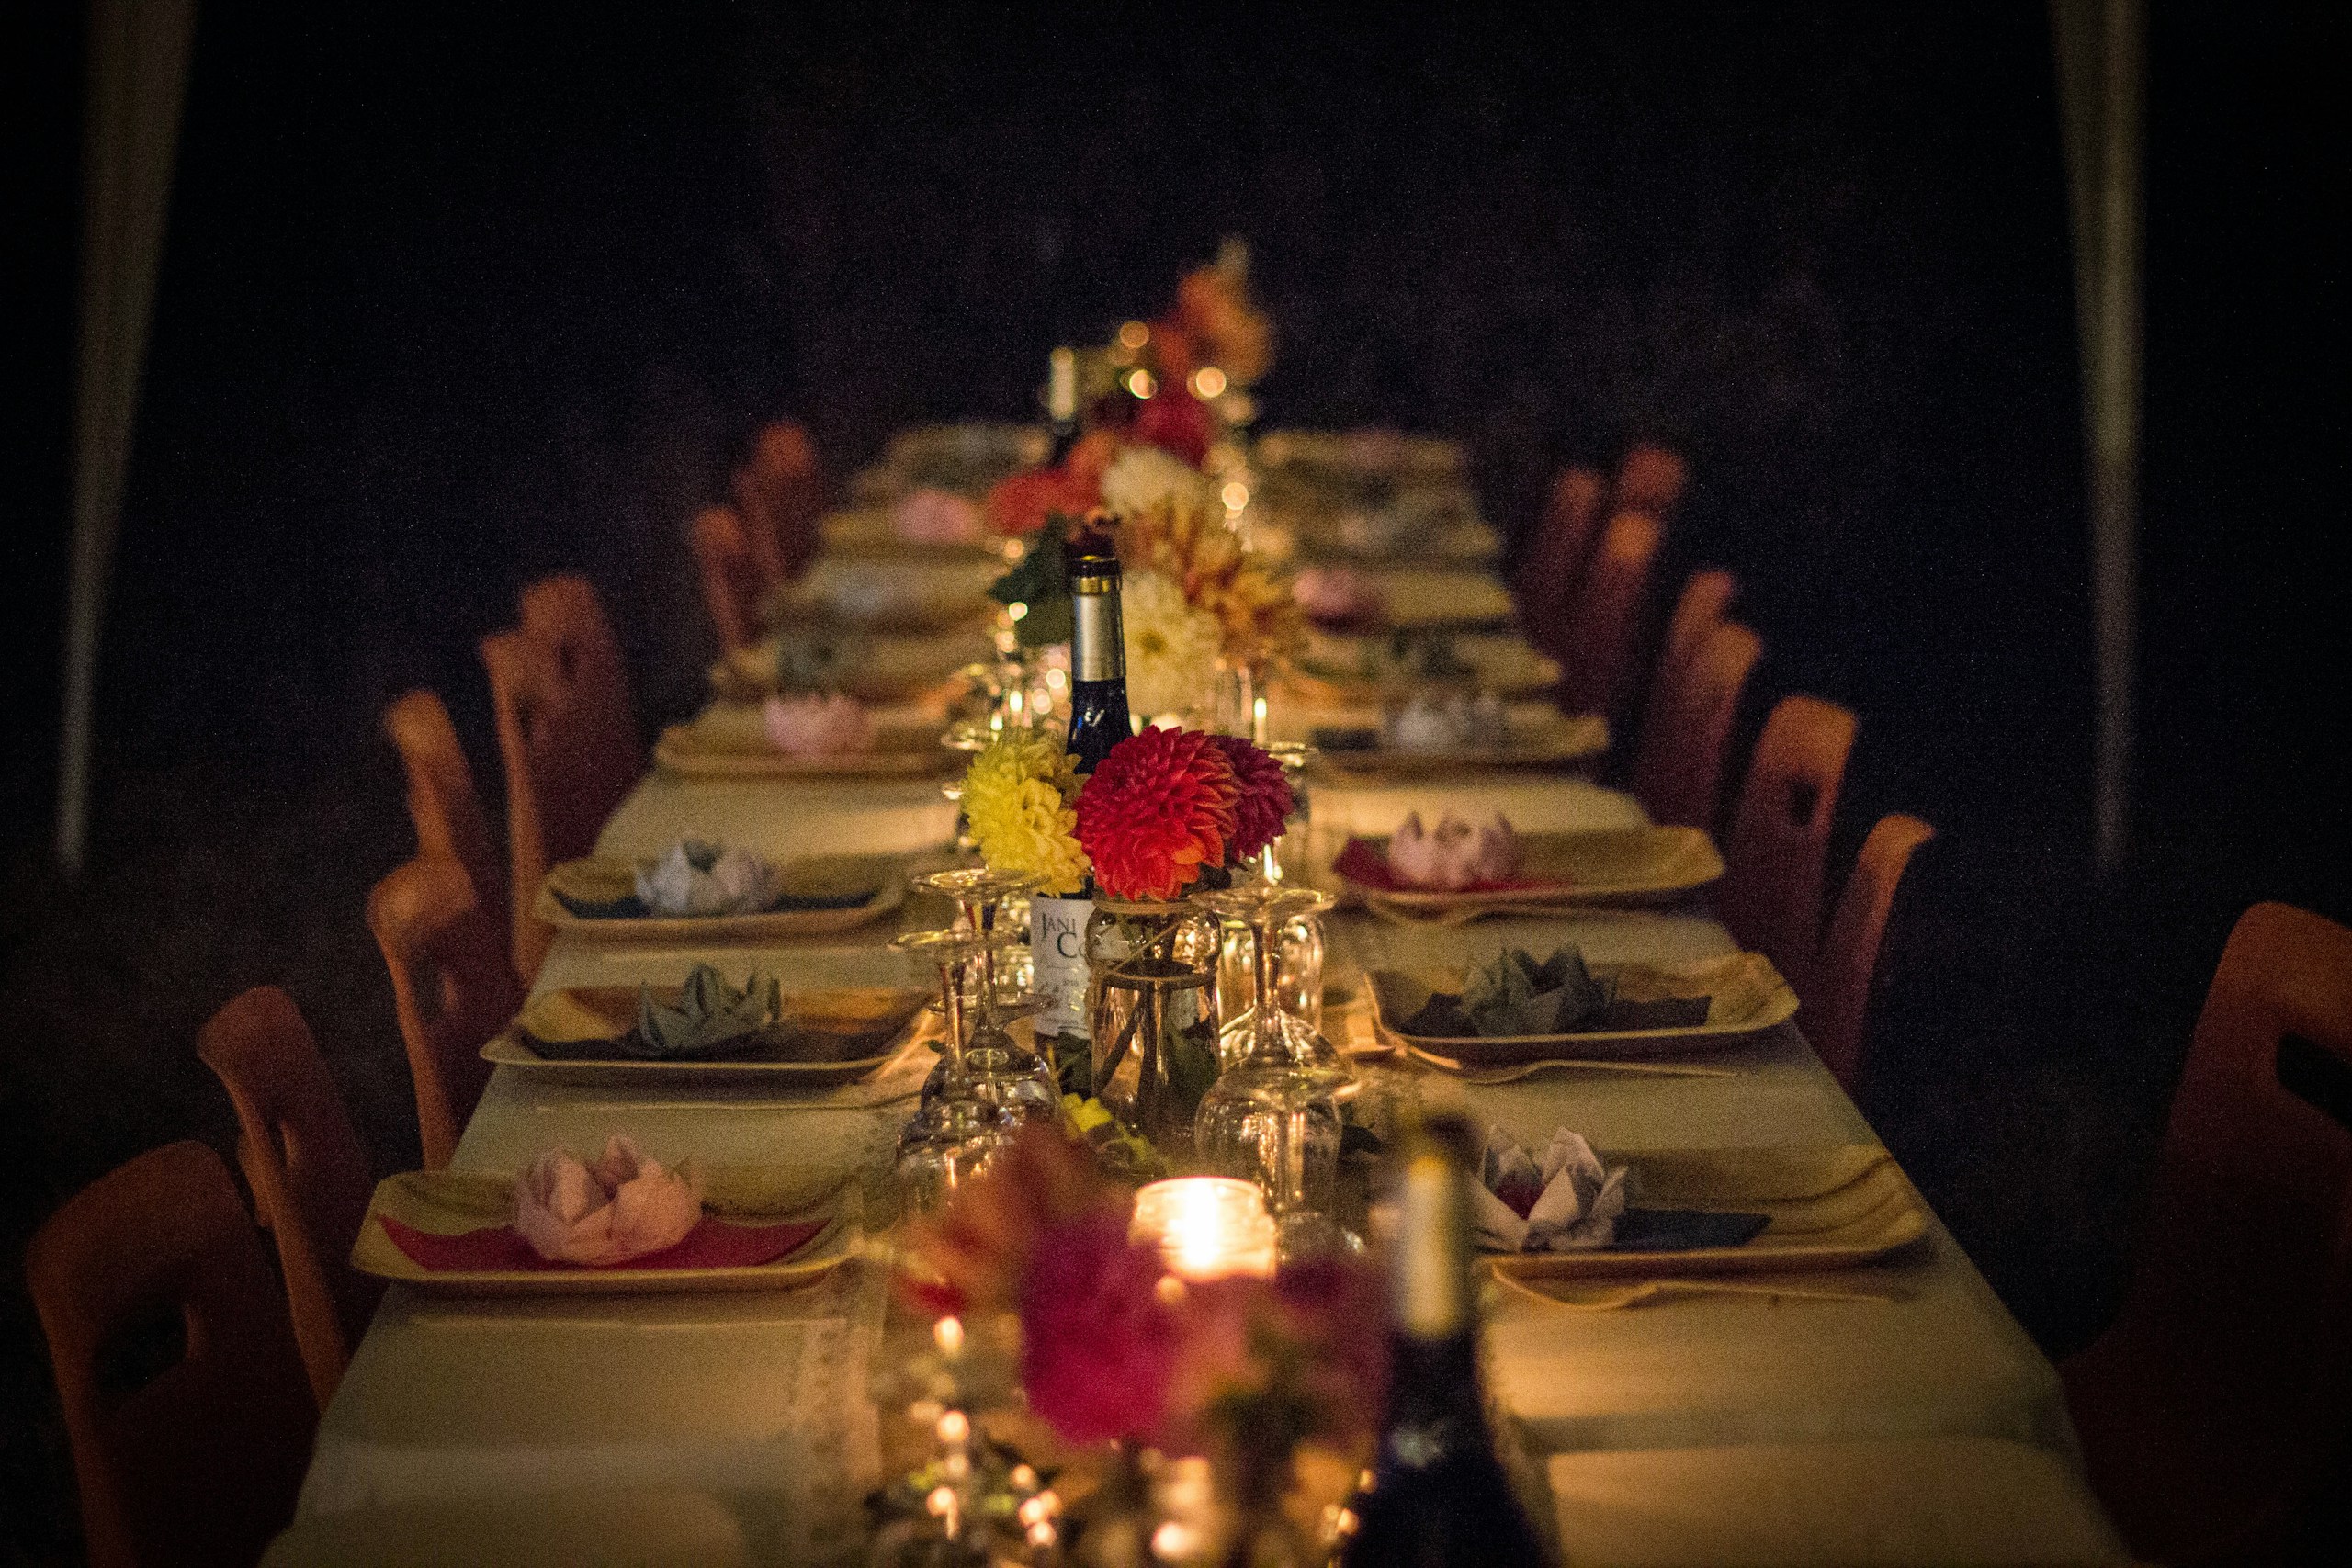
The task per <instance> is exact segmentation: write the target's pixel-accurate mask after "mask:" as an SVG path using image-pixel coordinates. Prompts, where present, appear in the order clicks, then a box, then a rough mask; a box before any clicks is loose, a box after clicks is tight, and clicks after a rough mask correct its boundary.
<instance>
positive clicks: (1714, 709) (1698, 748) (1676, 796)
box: [1633, 573, 1764, 833]
mask: <svg viewBox="0 0 2352 1568" xmlns="http://www.w3.org/2000/svg"><path fill="white" fill-rule="evenodd" d="M1701 575H1702V576H1705V575H1711V574H1707V573H1702V574H1701ZM1712 575H1716V576H1720V575H1722V574H1721V573H1714V574H1712ZM1691 581H1692V583H1693V585H1694V586H1695V585H1696V583H1697V581H1698V579H1697V578H1693V579H1692V580H1691ZM1682 597H1683V603H1684V604H1686V605H1687V604H1689V603H1690V602H1691V594H1690V592H1687V591H1686V592H1684V594H1683V596H1682ZM1678 619H1679V613H1678ZM1698 635H1699V640H1698V642H1697V644H1696V646H1695V647H1693V648H1691V649H1689V650H1688V651H1686V652H1685V653H1684V654H1683V655H1682V656H1681V657H1679V658H1677V657H1676V656H1675V654H1674V650H1673V649H1672V647H1671V639H1669V646H1668V651H1667V654H1666V656H1665V657H1664V658H1662V659H1661V660H1659V661H1658V662H1659V668H1658V674H1657V682H1656V684H1655V685H1654V686H1653V687H1652V689H1651V692H1650V704H1649V710H1648V712H1647V713H1646V714H1645V716H1643V719H1642V734H1641V749H1640V750H1638V751H1637V752H1635V753H1634V777H1633V786H1634V798H1636V799H1638V800H1639V801H1640V802H1641V803H1642V807H1643V809H1644V810H1645V811H1647V812H1648V813H1649V814H1650V820H1651V821H1653V822H1658V823H1667V824H1672V825H1675V826H1679V827H1689V828H1702V829H1705V830H1706V831H1708V832H1710V833H1712V832H1713V831H1714V830H1715V820H1716V818H1717V817H1718V816H1720V815H1721V809H1722V805H1723V776H1724V749H1725V748H1726V747H1727V746H1728V745H1729V743H1730V740H1731V727H1732V720H1733V719H1734V718H1735V717H1736V716H1737V715H1738V712H1739V699H1740V694H1742V693H1743V692H1745V691H1746V690H1747V677H1748V676H1749V675H1750V674H1751V673H1752V672H1753V671H1755V669H1756V665H1757V661H1758V660H1760V659H1762V658H1763V657H1764V639H1763V638H1761V637H1758V636H1757V635H1756V634H1755V633H1754V632H1753V631H1750V630H1749V629H1748V628H1747V627H1746V626H1741V625H1740V624H1739V623H1738V622H1737V621H1724V622H1720V623H1718V624H1717V625H1715V626H1711V627H1702V628H1701V630H1700V632H1699V634H1698Z"/></svg>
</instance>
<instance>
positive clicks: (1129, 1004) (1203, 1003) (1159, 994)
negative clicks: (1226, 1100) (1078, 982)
mask: <svg viewBox="0 0 2352 1568" xmlns="http://www.w3.org/2000/svg"><path fill="white" fill-rule="evenodd" d="M1216 952H1217V938H1216V922H1215V921H1214V920H1213V919H1210V918H1209V916H1208V915H1206V914H1205V913H1204V912H1203V911H1201V910H1199V909H1195V908H1192V907H1190V906H1189V905H1185V904H1175V903H1158V902H1144V901H1130V900H1125V899H1113V898H1103V899H1097V900H1096V901H1095V905H1094V912H1093V913H1092V914H1091V916H1090V917H1089V918H1088V919H1087V922H1086V967H1087V1002H1088V1005H1087V1014H1088V1020H1089V1023H1090V1025H1091V1035H1092V1045H1093V1063H1094V1082H1093V1089H1094V1095H1095V1098H1097V1099H1099V1100H1102V1101H1103V1107H1104V1108H1105V1109H1106V1110H1108V1111H1110V1112H1111V1114H1112V1115H1114V1116H1115V1117H1117V1118H1118V1119H1119V1120H1120V1121H1122V1122H1125V1123H1126V1124H1127V1125H1128V1126H1130V1127H1132V1128H1134V1129H1135V1130H1136V1132H1137V1133H1140V1134H1142V1135H1143V1136H1144V1137H1145V1138H1146V1139H1147V1140H1148V1141H1149V1142H1150V1143H1151V1144H1152V1145H1154V1146H1156V1147H1158V1148H1159V1149H1161V1150H1162V1151H1163V1152H1167V1151H1170V1150H1175V1151H1178V1152H1182V1151H1184V1150H1187V1149H1189V1148H1190V1147H1191V1145H1192V1141H1193V1116H1194V1114H1195V1113H1196V1112H1197V1111H1198V1110H1199V1108H1200V1103H1201V1097H1202V1096H1203V1095H1204V1094H1206V1093H1207V1092H1208V1088H1209V1085H1210V1084H1212V1083H1214V1082H1215V1081H1216V1075H1217V1059H1216V1046H1217V1012H1216Z"/></svg>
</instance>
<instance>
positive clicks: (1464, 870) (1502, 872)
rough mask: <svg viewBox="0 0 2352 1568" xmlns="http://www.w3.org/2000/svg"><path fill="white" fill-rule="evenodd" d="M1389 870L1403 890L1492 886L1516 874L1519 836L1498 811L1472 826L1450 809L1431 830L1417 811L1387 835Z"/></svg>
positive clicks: (1507, 880) (1502, 882)
mask: <svg viewBox="0 0 2352 1568" xmlns="http://www.w3.org/2000/svg"><path fill="white" fill-rule="evenodd" d="M1388 869H1389V870H1390V871H1391V872H1392V873H1394V874H1396V876H1397V880H1398V881H1400V882H1402V883H1403V884H1405V885H1406V886H1408V887H1423V888H1442V889H1447V890H1452V889H1455V888H1463V887H1493V886H1501V885H1504V884H1507V883H1509V882H1510V881H1511V880H1512V879H1513V878H1514V877H1516V876H1517V875H1518V874H1519V835H1518V834H1516V833H1514V832H1512V831H1511V829H1510V819H1509V818H1505V817H1504V816H1503V814H1502V813H1501V812H1499V811H1498V812H1497V813H1495V815H1494V817H1493V818H1492V819H1491V820H1489V821H1488V822H1487V823H1486V824H1485V825H1483V826H1481V827H1477V828H1473V827H1471V826H1470V824H1469V823H1467V822H1465V821H1464V820H1463V819H1462V818H1459V817H1456V816H1455V815H1454V814H1453V812H1451V811H1449V812H1447V813H1445V814H1444V815H1443V816H1442V817H1441V818H1438V824H1437V827H1436V828H1435V829H1425V828H1423V827H1422V826H1421V814H1420V813H1419V812H1418V811H1416V812H1413V813H1412V814H1411V815H1409V816H1408V817H1407V818H1405V821H1404V825H1403V826H1402V827H1400V828H1398V829H1397V831H1396V832H1395V833H1393V834H1391V835H1390V836H1389V840H1388Z"/></svg>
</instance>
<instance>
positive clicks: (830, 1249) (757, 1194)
mask: <svg viewBox="0 0 2352 1568" xmlns="http://www.w3.org/2000/svg"><path fill="white" fill-rule="evenodd" d="M514 1194H515V1178H514V1177H513V1176H508V1175H492V1174H490V1173H488V1172H484V1171H470V1170H412V1171H405V1172H403V1173H401V1175H399V1176H393V1177H387V1178H386V1179H384V1180H382V1181H379V1182H378V1183H377V1184H376V1193H375V1196H374V1197H373V1198H371V1199H370V1200H369V1201H368V1217H367V1218H366V1219H365V1220H363V1221H361V1222H360V1225H359V1235H358V1237H357V1239H356V1240H355V1241H353V1243H352V1244H351V1266H352V1267H353V1268H355V1269H358V1270H359V1271H360V1272H361V1273H363V1274H373V1275H376V1276H377V1277H378V1278H379V1279H385V1280H397V1281H398V1282H400V1283H401V1284H404V1285H409V1286H412V1287H413V1288H415V1289H417V1290H420V1291H430V1292H439V1293H447V1294H451V1295H577V1294H580V1293H582V1292H614V1291H628V1292H639V1291H773V1290H784V1289H787V1288H789V1287H791V1286H794V1285H798V1284H803V1283H805V1282H807V1281H808V1280H814V1279H816V1278H818V1277H819V1276H820V1275H823V1274H827V1273H830V1272H831V1271H832V1270H833V1269H837V1268H839V1267H840V1266H841V1265H842V1263H843V1262H844V1261H846V1260H847V1259H848V1258H849V1257H850V1255H851V1252H852V1243H853V1242H854V1240H855V1235H856V1230H857V1226H856V1225H855V1224H854V1218H853V1210H854V1203H855V1190H854V1183H852V1184H849V1185H842V1184H841V1183H840V1182H838V1181H835V1182H833V1183H831V1184H830V1185H828V1186H826V1187H824V1188H821V1189H818V1188H812V1187H811V1184H810V1182H809V1179H808V1176H807V1174H806V1173H805V1172H799V1171H794V1170H790V1169H787V1168H782V1167H775V1166H718V1167H710V1168H706V1169H705V1171H704V1173H703V1206H704V1208H705V1209H707V1211H709V1213H711V1214H712V1215H713V1216H715V1217H717V1218H718V1219H720V1220H725V1221H732V1222H735V1223H737V1224H784V1223H786V1222H787V1221H792V1220H809V1219H818V1218H828V1219H829V1223H828V1224H826V1226H825V1228H824V1229H823V1230H821V1231H820V1232H819V1233H818V1234H817V1235H815V1236H813V1237H811V1238H810V1239H809V1240H808V1241H806V1242H804V1243H802V1244H801V1245H800V1247H798V1248H797V1249H796V1250H794V1251H792V1252H790V1253H787V1254H786V1256H784V1257H782V1258H777V1259H775V1261H774V1262H770V1263H760V1264H753V1265H751V1266H749V1267H743V1268H716V1269H633V1268H631V1267H629V1266H628V1264H626V1263H620V1264H614V1265H612V1266H610V1267H607V1268H597V1269H589V1268H581V1269H427V1268H425V1267H424V1266H423V1265H422V1264H420V1263H418V1262H417V1261H416V1260H415V1259H414V1258H411V1257H409V1255H408V1254H407V1253H405V1252H402V1251H401V1249H400V1247H398V1246H396V1245H395V1244H394V1243H393V1241H392V1238H391V1236H390V1235H389V1234H387V1233H386V1231H385V1229H384V1227H383V1225H382V1224H380V1223H379V1216H387V1215H388V1216H390V1218H392V1219H395V1220H398V1221H400V1222H401V1224H407V1225H411V1226H413V1227H414V1228H416V1229H418V1230H423V1231H435V1232H438V1233H440V1234H443V1235H455V1234H458V1233H460V1232H464V1231H469V1230H479V1229H481V1228H483V1227H485V1226H491V1225H498V1224H504V1223H505V1222H506V1220H507V1218H508V1216H509V1215H510V1214H511V1213H512V1212H513V1202H514Z"/></svg>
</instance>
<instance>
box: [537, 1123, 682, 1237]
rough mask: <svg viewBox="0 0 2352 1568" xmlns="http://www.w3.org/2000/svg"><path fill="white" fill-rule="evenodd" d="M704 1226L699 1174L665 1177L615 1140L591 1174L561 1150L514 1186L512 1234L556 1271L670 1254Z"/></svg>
mask: <svg viewBox="0 0 2352 1568" xmlns="http://www.w3.org/2000/svg"><path fill="white" fill-rule="evenodd" d="M701 1220H702V1172H701V1171H700V1170H699V1169H698V1168H696V1167H695V1163H694V1162H693V1161H692V1160H688V1161H687V1162H686V1163H685V1164H684V1165H683V1166H681V1167H679V1168H677V1169H676V1170H671V1169H669V1168H666V1167H664V1166H663V1165H662V1162H661V1161H659V1160H656V1159H649V1158H647V1157H646V1156H645V1155H644V1154H643V1153H641V1152H640V1151H639V1148H638V1146H637V1145H635V1144H633V1143H631V1142H630V1141H629V1140H628V1139H627V1138H625V1137H623V1136H621V1135H620V1134H617V1133H616V1134H613V1135H612V1136H611V1137H610V1138H608V1139H607V1140H605V1156H604V1157H603V1158H602V1159H600V1160H598V1161H597V1162H596V1163H595V1164H594V1166H590V1165H585V1164H582V1162H581V1161H580V1160H578V1159H575V1158H573V1157H572V1156H571V1155H570V1154H568V1153H566V1152H565V1151H564V1150H562V1149H549V1150H548V1152H547V1153H545V1154H543V1155H541V1156H539V1157H538V1158H537V1159H536V1160H534V1161H532V1162H531V1168H530V1169H528V1170H526V1171H525V1172H524V1173H523V1178H522V1179H521V1180H519V1181H517V1182H515V1233H516V1234H517V1235H520V1236H522V1238H523V1239H524V1240H525V1241H526V1242H529V1243H530V1244H531V1249H532V1250H533V1251H535V1252H537V1254H538V1255H539V1256H540V1257H542V1258H548V1260H550V1261H552V1262H559V1263H589V1264H598V1263H620V1262H624V1261H626V1260H628V1258H642V1257H644V1256H645V1255H646V1254H647V1253H649V1252H659V1251H661V1250H662V1248H664V1247H675V1246H677V1244H678V1243H680V1242H682V1241H684V1240H685V1239H686V1235H687V1233H688V1232H690V1231H692V1230H693V1229H694V1228H695V1225H696V1224H699V1223H700V1222H701Z"/></svg>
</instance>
